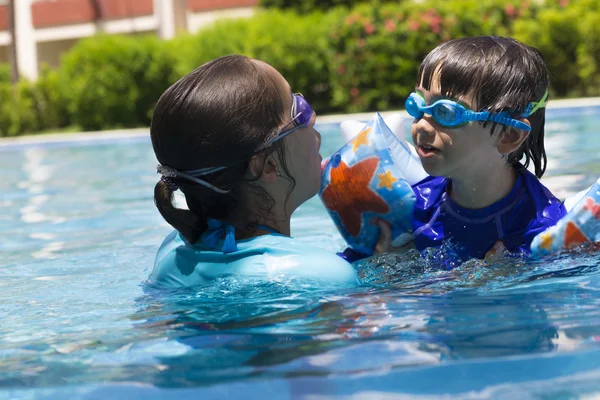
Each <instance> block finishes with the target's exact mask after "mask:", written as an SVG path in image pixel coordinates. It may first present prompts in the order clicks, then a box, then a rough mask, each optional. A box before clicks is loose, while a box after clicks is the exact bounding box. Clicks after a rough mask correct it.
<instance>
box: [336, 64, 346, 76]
mask: <svg viewBox="0 0 600 400" xmlns="http://www.w3.org/2000/svg"><path fill="white" fill-rule="evenodd" d="M337 73H338V75H344V74H345V73H346V66H345V65H340V66H339V67H338V69H337Z"/></svg>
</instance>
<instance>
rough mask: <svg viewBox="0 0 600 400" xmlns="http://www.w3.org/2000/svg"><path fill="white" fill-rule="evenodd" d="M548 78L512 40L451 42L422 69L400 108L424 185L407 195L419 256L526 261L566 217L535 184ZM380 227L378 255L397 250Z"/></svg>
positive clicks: (542, 161)
mask: <svg viewBox="0 0 600 400" xmlns="http://www.w3.org/2000/svg"><path fill="white" fill-rule="evenodd" d="M548 75H549V74H548V70H547V68H546V65H545V63H544V61H543V59H542V56H541V54H540V53H539V52H538V51H537V50H536V49H534V48H532V47H529V46H526V45H524V44H522V43H520V42H519V41H517V40H515V39H511V38H502V37H471V38H463V39H456V40H451V41H449V42H446V43H444V44H442V45H440V46H438V47H437V48H435V49H434V50H433V51H432V52H431V53H429V55H427V57H426V58H425V60H423V63H422V64H421V67H420V68H419V73H418V77H417V85H416V88H415V91H414V92H413V93H412V94H411V95H410V96H409V97H408V99H407V101H406V110H407V112H408V113H409V114H410V115H411V116H412V117H414V121H413V124H412V130H411V132H412V138H413V142H414V144H415V147H416V149H417V152H418V155H419V158H420V159H421V162H422V164H423V167H424V169H425V170H426V171H427V173H428V174H429V175H431V176H429V177H427V178H425V179H424V180H423V181H421V182H419V183H417V184H415V185H414V186H413V189H414V191H415V194H416V196H417V202H416V205H415V210H414V217H413V240H414V245H415V246H416V248H417V249H418V250H424V249H426V248H429V247H439V246H440V245H441V244H442V243H448V244H449V247H450V248H451V249H452V251H453V253H455V257H456V258H458V259H459V260H464V259H468V258H484V257H486V256H489V255H491V254H494V253H495V252H497V251H498V250H501V249H503V248H505V249H507V250H508V251H510V252H520V251H523V252H526V253H527V252H529V247H530V244H531V241H532V240H533V238H534V237H535V236H536V235H537V234H538V233H539V232H541V231H543V230H545V229H546V228H547V227H549V226H552V225H554V224H556V222H557V221H558V220H559V219H560V218H561V217H562V216H563V215H564V214H565V209H564V206H563V205H562V203H561V202H560V201H559V200H558V199H556V198H555V197H554V196H553V195H552V193H550V191H549V190H548V189H547V188H546V187H544V186H543V185H542V184H541V183H540V181H539V180H538V178H541V177H542V175H543V174H544V171H545V169H546V152H545V149H544V121H545V106H546V103H547V98H548ZM522 161H523V163H522ZM530 165H531V166H532V167H533V170H534V171H535V175H534V174H532V173H531V172H529V171H528V170H527V169H526V168H527V167H528V166H530ZM379 225H380V227H381V229H382V233H381V236H380V240H379V243H378V247H377V251H379V252H384V251H390V250H394V249H392V248H391V246H390V236H391V235H390V230H389V226H388V225H387V224H386V223H384V222H382V221H380V222H379Z"/></svg>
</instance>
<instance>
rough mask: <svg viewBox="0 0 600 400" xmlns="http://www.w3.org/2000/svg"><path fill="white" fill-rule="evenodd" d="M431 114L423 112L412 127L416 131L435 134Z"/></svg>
mask: <svg viewBox="0 0 600 400" xmlns="http://www.w3.org/2000/svg"><path fill="white" fill-rule="evenodd" d="M432 119H433V118H432V117H431V115H427V114H425V115H424V116H423V117H421V118H419V120H418V121H417V122H416V123H415V124H414V128H415V129H416V131H417V133H425V134H428V135H435V128H434V126H433V123H432Z"/></svg>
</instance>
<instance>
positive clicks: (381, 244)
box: [373, 219, 415, 254]
mask: <svg viewBox="0 0 600 400" xmlns="http://www.w3.org/2000/svg"><path fill="white" fill-rule="evenodd" d="M377 225H378V226H379V230H380V231H379V240H377V244H376V245H375V251H374V252H373V254H382V253H405V252H407V251H408V250H410V249H414V248H415V244H414V242H413V241H412V240H410V241H409V242H408V243H406V244H405V245H403V246H399V247H394V246H392V227H391V226H390V223H389V222H387V221H384V220H382V219H378V220H377Z"/></svg>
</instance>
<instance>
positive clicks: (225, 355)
mask: <svg viewBox="0 0 600 400" xmlns="http://www.w3.org/2000/svg"><path fill="white" fill-rule="evenodd" d="M599 114H600V113H599ZM599 118H600V117H597V116H595V115H591V116H588V117H580V118H573V117H572V116H566V117H564V118H562V117H561V118H558V119H557V118H554V119H550V121H549V123H548V128H547V135H548V154H549V157H550V164H549V168H548V173H547V174H548V178H547V179H546V178H545V182H546V183H547V184H548V185H549V186H551V187H552V188H553V190H555V191H557V192H558V193H559V196H560V193H562V194H565V195H566V194H571V193H574V192H577V191H579V190H581V189H583V188H585V187H586V186H589V185H591V184H592V183H593V181H595V179H596V178H597V176H598V175H599V174H600V165H599V164H600V163H599V160H598V154H600V152H599V150H600V148H599V147H600V140H598V139H597V138H598V128H597V126H598V124H599V123H600V119H599ZM574 121H575V122H574ZM320 129H321V132H322V133H323V151H322V152H323V154H324V155H326V154H329V153H331V152H333V151H335V150H336V149H337V148H338V147H339V146H340V145H341V142H340V137H339V135H338V132H337V131H336V130H335V128H332V127H327V126H324V127H321V128H320ZM0 155H1V157H0V164H1V167H2V171H3V176H4V179H3V180H0V191H1V192H2V193H3V198H2V199H1V200H0V237H1V238H2V239H3V240H1V241H0V254H1V255H2V257H1V259H2V262H1V263H0V293H1V296H2V297H1V298H0V317H1V321H2V322H1V323H0V386H1V388H2V389H0V398H10V399H18V398H36V397H37V398H58V399H63V398H69V397H72V398H98V399H101V398H102V399H104V398H127V399H129V398H140V397H144V398H169V397H172V398H178V399H180V398H198V397H202V398H219V399H222V398H223V397H234V398H247V397H250V398H254V397H256V398H259V397H260V398H262V397H264V395H265V394H267V395H269V398H271V397H274V398H290V399H296V398H318V397H315V395H317V394H319V395H323V394H326V395H328V396H330V397H342V398H346V397H348V398H350V397H352V398H372V397H384V396H386V395H390V394H392V393H394V394H397V395H399V394H404V395H405V396H406V397H404V398H411V399H412V398H418V396H419V395H423V396H425V395H427V397H426V398H437V397H436V396H442V397H441V398H460V397H465V398H571V397H574V396H584V395H592V394H594V393H597V392H600V384H598V382H600V381H599V380H598V376H599V375H598V371H600V356H599V355H600V349H599V348H598V344H599V342H600V315H599V314H600V311H599V310H600V279H599V278H598V276H599V271H600V267H599V257H598V251H597V249H592V248H589V249H587V250H586V251H584V252H577V253H570V254H562V255H558V256H555V257H553V258H549V259H545V260H539V261H535V262H534V261H532V260H528V259H525V258H519V257H513V258H508V259H504V260H502V261H499V262H496V263H495V264H488V263H484V262H482V261H476V260H472V261H469V262H467V263H465V264H463V265H461V266H459V267H457V268H455V269H453V270H447V269H444V268H440V266H441V265H443V264H444V259H443V255H444V253H443V252H441V253H440V252H434V253H431V254H430V255H429V256H428V257H426V258H422V257H421V256H420V255H419V254H417V253H416V252H412V253H411V252H409V253H408V254H404V255H385V256H380V257H374V258H372V259H369V260H365V261H363V262H361V263H359V264H357V266H356V267H357V270H358V272H359V274H360V275H361V277H362V278H363V280H364V282H365V285H364V286H363V287H360V288H356V289H353V290H350V291H348V290H345V291H340V290H336V291H331V290H328V289H327V288H323V287H310V286H307V285H305V284H302V283H301V282H295V281H293V280H291V281H287V282H286V281H284V282H273V283H264V282H248V281H239V280H237V279H235V278H233V277H222V278H219V279H218V280H217V281H215V282H214V284H213V285H211V286H209V287H204V288H196V289H187V290H178V291H164V290H158V289H156V288H154V287H151V286H148V285H146V284H145V283H143V282H144V281H145V280H146V278H147V276H148V274H149V272H150V270H151V269H152V263H153V259H154V254H155V251H156V249H157V247H158V245H159V244H160V242H161V241H162V239H163V238H164V236H165V235H166V234H167V233H168V232H169V230H170V229H169V227H168V226H167V225H166V224H165V223H164V221H162V220H161V219H160V217H159V215H158V213H157V212H156V210H155V208H154V205H153V202H152V192H153V191H152V189H153V185H154V183H155V182H156V181H157V177H156V174H155V165H156V160H155V159H154V156H153V154H152V151H151V146H150V143H149V141H148V140H147V138H141V139H138V140H136V141H129V142H116V143H114V144H102V145H96V146H62V147H43V146H42V147H39V146H38V147H35V146H33V147H25V148H21V149H12V150H4V151H2V152H1V154H0ZM553 185H554V186H553ZM293 234H294V235H295V236H296V237H297V238H299V239H301V240H303V241H306V242H309V243H312V244H315V245H317V246H321V247H325V248H327V249H329V250H334V251H335V250H340V249H342V248H343V241H342V239H341V238H340V236H339V234H338V233H337V232H336V230H335V227H334V226H333V224H332V223H331V221H330V219H329V218H328V217H327V214H326V213H325V211H324V210H323V208H322V206H321V204H320V202H319V200H318V199H317V198H314V199H311V200H310V201H309V202H308V203H307V204H305V205H303V207H302V208H301V209H300V210H299V211H298V213H297V214H296V215H295V216H294V219H293ZM430 396H432V397H430ZM443 396H447V397H443ZM561 396H562V397H561ZM400 398H402V397H400Z"/></svg>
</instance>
